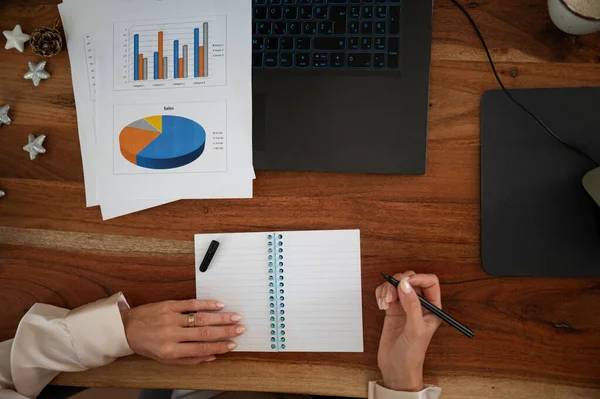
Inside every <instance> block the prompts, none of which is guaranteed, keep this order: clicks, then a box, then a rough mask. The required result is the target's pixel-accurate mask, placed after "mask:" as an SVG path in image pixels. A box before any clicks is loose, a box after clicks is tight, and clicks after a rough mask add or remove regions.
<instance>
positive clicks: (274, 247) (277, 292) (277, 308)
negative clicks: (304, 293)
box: [267, 233, 285, 350]
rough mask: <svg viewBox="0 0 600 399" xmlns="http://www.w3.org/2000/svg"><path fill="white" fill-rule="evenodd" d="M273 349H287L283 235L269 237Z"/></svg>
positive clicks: (270, 235) (274, 234)
mask: <svg viewBox="0 0 600 399" xmlns="http://www.w3.org/2000/svg"><path fill="white" fill-rule="evenodd" d="M267 238H268V240H269V241H268V248H269V249H268V251H269V306H270V308H271V309H270V323H271V324H270V327H271V349H277V350H284V349H285V278H284V264H283V262H284V241H283V235H282V234H276V233H273V234H269V235H268V237H267Z"/></svg>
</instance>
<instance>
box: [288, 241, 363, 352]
mask: <svg viewBox="0 0 600 399" xmlns="http://www.w3.org/2000/svg"><path fill="white" fill-rule="evenodd" d="M276 234H278V235H281V237H282V238H281V240H280V241H281V243H282V245H281V248H283V252H282V254H283V267H282V269H283V273H282V275H283V277H284V280H283V282H284V284H285V285H284V294H283V301H282V303H283V304H284V310H285V323H284V324H285V328H283V329H282V331H285V334H284V335H283V337H285V343H284V344H285V347H283V345H282V346H280V351H286V352H362V351H363V332H362V326H363V323H362V299H361V298H362V294H361V275H360V231H359V230H330V231H296V232H293V231H286V232H278V233H276ZM279 299H280V298H279ZM280 306H281V305H280ZM279 334H280V337H281V336H282V335H281V332H280V333H279Z"/></svg>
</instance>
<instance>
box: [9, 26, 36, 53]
mask: <svg viewBox="0 0 600 399" xmlns="http://www.w3.org/2000/svg"><path fill="white" fill-rule="evenodd" d="M4 37H6V46H4V48H5V49H7V50H9V49H11V48H16V49H17V50H19V51H20V52H23V50H25V42H26V41H27V40H29V37H30V36H29V35H28V34H26V33H23V31H22V30H21V25H17V26H15V28H14V29H13V30H5V31H4Z"/></svg>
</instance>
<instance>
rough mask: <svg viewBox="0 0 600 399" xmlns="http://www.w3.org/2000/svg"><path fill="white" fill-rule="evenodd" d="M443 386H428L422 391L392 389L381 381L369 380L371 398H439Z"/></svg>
mask: <svg viewBox="0 0 600 399" xmlns="http://www.w3.org/2000/svg"><path fill="white" fill-rule="evenodd" d="M441 392H442V389H441V388H438V387H434V386H426V388H425V389H423V390H422V391H420V392H402V391H392V390H391V389H387V388H385V387H384V386H383V385H381V381H371V382H369V399H438V398H439V397H440V393H441Z"/></svg>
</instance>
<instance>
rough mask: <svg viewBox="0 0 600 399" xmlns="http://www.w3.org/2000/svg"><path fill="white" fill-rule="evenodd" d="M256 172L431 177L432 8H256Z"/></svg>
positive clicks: (286, 0)
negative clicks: (428, 170) (428, 155)
mask: <svg viewBox="0 0 600 399" xmlns="http://www.w3.org/2000/svg"><path fill="white" fill-rule="evenodd" d="M252 3H253V18H254V21H253V29H254V31H253V39H252V50H253V52H252V64H253V65H252V66H253V115H254V120H253V146H254V166H255V168H256V169H275V170H297V171H325V172H351V173H380V174H423V173H425V164H426V151H427V112H428V108H429V63H430V57H431V15H432V6H433V4H432V3H433V0H252Z"/></svg>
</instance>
